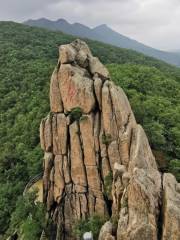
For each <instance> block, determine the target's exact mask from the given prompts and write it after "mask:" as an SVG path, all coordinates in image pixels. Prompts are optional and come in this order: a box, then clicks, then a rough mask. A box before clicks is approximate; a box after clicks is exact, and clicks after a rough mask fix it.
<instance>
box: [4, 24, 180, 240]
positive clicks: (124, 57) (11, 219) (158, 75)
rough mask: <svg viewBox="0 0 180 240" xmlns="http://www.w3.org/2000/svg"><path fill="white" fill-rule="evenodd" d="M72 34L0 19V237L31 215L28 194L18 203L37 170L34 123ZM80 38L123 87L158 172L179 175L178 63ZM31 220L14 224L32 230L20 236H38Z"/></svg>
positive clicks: (38, 152)
mask: <svg viewBox="0 0 180 240" xmlns="http://www.w3.org/2000/svg"><path fill="white" fill-rule="evenodd" d="M73 39H74V37H72V36H68V35H66V34H63V33H60V32H52V31H48V30H44V29H40V28H35V27H28V26H24V25H22V24H17V23H13V22H0V114H1V117H0V182H1V185H0V238H1V236H5V233H6V234H7V235H8V234H9V233H13V232H14V231H15V230H16V229H19V228H20V226H21V219H30V220H32V219H31V218H28V217H29V214H30V210H31V209H33V207H32V202H33V201H32V199H33V196H30V200H29V199H26V203H27V205H26V204H24V208H23V207H22V209H21V207H20V206H23V203H22V193H23V190H24V187H25V185H26V184H27V182H28V180H29V179H30V178H31V177H32V176H34V175H36V174H38V173H40V172H41V171H42V158H43V152H42V151H41V149H40V144H39V125H40V121H41V119H42V118H43V117H44V116H46V115H47V113H48V112H49V111H50V110H49V82H50V77H51V74H52V71H53V69H54V67H55V65H56V63H57V58H58V46H59V45H61V44H65V43H69V42H71V41H72V40H73ZM85 41H86V42H87V43H88V44H89V46H90V48H91V50H92V52H93V54H94V55H95V56H97V57H99V58H100V60H101V61H102V62H103V63H104V64H106V65H107V67H108V69H109V71H110V73H111V77H112V80H113V81H114V82H115V83H116V84H118V85H119V86H121V87H122V88H123V89H124V91H125V92H126V94H127V96H128V98H129V100H130V103H131V106H132V109H133V111H134V113H135V116H136V119H137V122H138V123H140V124H142V126H143V127H144V129H145V131H146V133H147V135H148V138H149V141H150V144H151V147H152V149H153V150H154V153H155V155H156V154H157V156H160V157H159V158H160V160H159V162H160V164H159V167H160V168H161V170H162V171H170V172H172V173H173V174H175V176H176V178H177V180H179V181H180V122H179V119H180V69H178V68H176V67H174V66H171V65H168V64H166V63H164V62H162V61H159V60H156V59H153V58H150V57H146V56H144V55H143V54H140V53H137V52H135V51H131V50H127V49H121V48H117V47H113V46H110V45H106V44H102V43H100V42H96V41H90V40H85ZM28 203H29V204H28ZM27 206H28V207H27ZM42 208H43V207H42V206H41V207H40V208H39V210H38V211H36V212H34V215H33V216H34V219H35V220H36V218H37V215H38V214H39V215H38V216H42V215H43V209H42ZM27 209H30V210H29V211H27ZM22 211H23V213H24V215H22ZM30 220H29V221H30ZM35 220H34V222H33V224H34V226H36V228H37V231H36V228H35V227H34V228H33V229H34V231H32V229H31V227H30V226H31V224H30V222H28V220H27V221H25V224H26V225H25V226H21V229H29V230H27V231H26V232H31V234H32V235H31V236H29V235H27V238H24V239H31V238H32V239H34V240H36V239H38V237H39V234H40V232H39V230H38V227H37V225H38V224H39V225H38V226H43V224H44V223H43V222H42V223H36V221H35ZM28 224H29V225H28Z"/></svg>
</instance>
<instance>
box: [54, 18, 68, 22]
mask: <svg viewBox="0 0 180 240" xmlns="http://www.w3.org/2000/svg"><path fill="white" fill-rule="evenodd" d="M55 22H57V23H68V21H66V20H65V19H64V18H59V19H57V20H56V21H55Z"/></svg>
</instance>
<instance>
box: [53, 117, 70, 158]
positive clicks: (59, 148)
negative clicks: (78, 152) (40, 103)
mask: <svg viewBox="0 0 180 240" xmlns="http://www.w3.org/2000/svg"><path fill="white" fill-rule="evenodd" d="M52 130H53V153H54V154H55V155H59V154H66V153H67V120H66V116H65V115H64V114H63V113H62V114H61V113H59V114H56V115H54V116H53V119H52Z"/></svg>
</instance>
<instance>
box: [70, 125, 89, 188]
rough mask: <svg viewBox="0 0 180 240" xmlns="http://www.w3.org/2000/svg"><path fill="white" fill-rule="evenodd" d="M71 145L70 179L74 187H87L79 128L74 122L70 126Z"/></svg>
mask: <svg viewBox="0 0 180 240" xmlns="http://www.w3.org/2000/svg"><path fill="white" fill-rule="evenodd" d="M70 144H71V153H70V157H71V177H72V181H73V183H74V184H76V185H80V186H87V179H86V173H85V166H84V162H83V155H82V148H81V142H80V137H79V127H78V125H77V123H76V122H74V123H73V124H72V125H71V126H70Z"/></svg>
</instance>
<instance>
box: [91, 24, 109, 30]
mask: <svg viewBox="0 0 180 240" xmlns="http://www.w3.org/2000/svg"><path fill="white" fill-rule="evenodd" d="M107 28H108V29H109V27H108V25H107V24H105V23H104V24H100V25H98V26H97V27H95V28H93V29H94V30H96V29H107Z"/></svg>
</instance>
